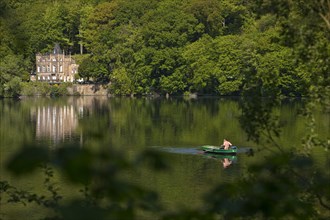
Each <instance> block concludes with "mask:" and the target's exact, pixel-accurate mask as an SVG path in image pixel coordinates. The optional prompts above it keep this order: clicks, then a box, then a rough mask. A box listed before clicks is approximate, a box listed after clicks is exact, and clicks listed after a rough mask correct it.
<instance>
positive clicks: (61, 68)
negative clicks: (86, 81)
mask: <svg viewBox="0 0 330 220" xmlns="http://www.w3.org/2000/svg"><path fill="white" fill-rule="evenodd" d="M62 72H63V66H62V65H61V66H60V73H62Z"/></svg>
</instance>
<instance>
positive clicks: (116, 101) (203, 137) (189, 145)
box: [0, 97, 329, 219]
mask: <svg viewBox="0 0 330 220" xmlns="http://www.w3.org/2000/svg"><path fill="white" fill-rule="evenodd" d="M300 109H301V102H300V101H297V100H295V101H290V102H285V103H283V104H282V106H279V107H278V109H276V111H277V113H278V114H279V116H280V119H281V124H282V125H283V129H282V131H283V132H282V135H281V138H279V139H278V140H277V141H278V142H279V143H280V144H281V145H282V146H285V148H286V147H288V148H289V147H294V146H299V145H300V144H301V138H302V137H303V136H304V135H305V132H306V126H305V121H304V120H303V119H302V118H301V117H299V116H298V112H299V110H300ZM240 114H241V112H240V109H239V103H238V99H233V98H226V99H224V98H199V99H192V100H185V99H181V98H173V99H145V98H141V99H132V98H106V97H69V98H58V99H50V98H24V99H22V100H0V119H1V121H0V129H1V142H0V153H1V157H0V166H1V167H0V169H1V174H0V180H8V181H9V182H10V183H11V184H12V185H15V186H18V187H22V188H25V189H28V190H36V191H37V192H38V190H40V189H35V188H34V186H35V184H36V182H38V181H39V182H42V180H41V175H38V174H35V175H34V176H32V179H27V178H21V177H14V176H11V175H10V174H9V173H7V172H6V171H5V169H4V166H5V163H6V161H7V160H8V159H9V158H10V156H11V155H12V154H13V153H14V152H15V151H17V150H18V149H20V148H22V147H25V146H26V145H34V144H42V145H43V146H45V147H47V148H49V149H50V150H51V149H55V148H57V147H59V146H61V145H62V144H74V145H77V146H80V147H86V148H91V149H92V148H103V149H111V148H115V149H119V150H121V151H123V152H125V154H127V155H128V156H134V155H136V154H137V153H139V152H141V151H143V150H145V149H147V148H152V149H155V150H157V151H159V152H161V154H163V155H164V156H165V157H166V159H167V163H168V164H169V166H170V169H169V170H167V171H164V172H160V171H153V170H151V169H147V168H145V169H141V170H140V171H139V172H128V173H126V174H125V176H126V177H127V178H128V179H129V180H130V181H132V182H134V183H138V184H141V185H143V186H145V187H147V188H149V189H154V190H156V191H157V192H159V194H160V198H161V201H162V203H163V204H164V205H165V206H166V207H168V208H169V209H175V207H181V208H182V207H188V208H193V207H198V206H200V205H201V204H202V203H203V200H202V198H203V196H204V195H205V193H206V192H207V191H208V190H210V189H212V187H214V186H215V185H217V184H218V183H222V182H230V181H235V180H236V179H237V178H240V176H242V175H243V174H244V167H245V166H246V165H248V164H251V163H253V162H256V161H258V160H262V159H263V157H264V156H265V155H266V154H268V151H264V150H263V149H264V148H263V147H264V146H259V145H256V144H254V143H253V142H249V141H247V136H246V134H245V132H244V131H243V130H242V129H241V127H240V124H239V121H238V117H239V116H240ZM317 121H318V124H317V128H316V129H317V130H319V131H321V134H323V135H327V134H328V133H329V116H328V115H322V114H317ZM223 138H227V139H228V140H230V141H231V142H232V143H233V144H234V145H236V146H238V147H239V153H238V154H237V156H231V157H228V158H224V157H216V156H214V155H213V156H212V155H205V154H203V153H202V152H201V151H200V149H199V147H200V146H201V145H205V144H210V145H219V144H220V143H221V142H222V140H223ZM251 149H252V150H253V151H254V154H253V155H251V154H249V152H250V150H251ZM315 157H316V158H317V160H318V161H319V162H318V163H317V164H316V166H324V164H323V161H324V154H322V153H320V152H315ZM225 160H227V162H228V161H229V162H230V163H231V165H229V166H228V167H227V168H224V166H223V161H225ZM57 181H59V182H61V181H64V180H63V179H62V178H60V177H58V179H57ZM68 188H70V187H68ZM62 190H63V192H64V194H65V195H67V196H68V197H70V196H72V194H76V193H75V192H78V189H77V190H76V191H75V190H72V189H71V188H70V189H66V187H63V188H62ZM3 210H5V211H3ZM17 210H18V209H15V211H14V208H10V207H8V208H4V206H2V211H3V212H6V213H5V217H4V219H15V218H17V217H19V216H20V215H24V214H26V212H27V211H25V210H24V209H23V208H22V209H20V210H21V211H17ZM14 213H16V214H14ZM0 217H1V216H0Z"/></svg>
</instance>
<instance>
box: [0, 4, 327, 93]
mask: <svg viewBox="0 0 330 220" xmlns="http://www.w3.org/2000/svg"><path fill="white" fill-rule="evenodd" d="M0 7H1V14H0V24H1V27H0V28H1V35H2V37H1V42H0V47H1V53H0V58H1V69H0V79H1V87H0V96H12V95H15V94H13V93H12V92H10V91H11V89H9V88H11V87H12V86H13V85H14V84H15V82H19V81H26V80H28V78H29V77H28V74H29V73H31V72H33V71H35V70H34V68H35V67H34V66H35V65H34V62H35V58H34V56H35V54H36V53H37V52H46V51H49V50H50V49H51V48H52V47H53V45H54V43H59V44H60V45H61V47H62V48H63V49H64V50H65V51H66V52H70V53H72V54H77V55H76V56H79V54H81V53H84V56H86V54H88V56H89V60H85V59H78V60H80V61H81V62H80V65H81V68H80V74H81V77H88V78H92V79H94V80H95V81H102V82H108V81H109V80H111V81H113V82H114V84H113V86H110V90H111V91H112V92H113V93H114V94H121V95H132V94H137V95H144V94H149V93H151V92H156V93H159V94H165V93H168V94H183V93H186V92H196V93H198V94H218V95H233V94H234V95H235V94H241V93H242V91H243V90H244V88H246V87H247V86H248V85H249V83H250V80H249V79H251V78H253V79H255V80H257V81H258V85H259V87H260V89H262V88H263V87H269V86H271V87H274V86H275V87H277V88H279V89H280V90H279V91H278V92H279V94H281V95H289V96H305V95H308V91H307V89H306V88H308V87H310V86H312V85H315V83H317V84H323V85H327V83H328V73H329V63H330V62H329V53H330V52H329V51H330V49H329V48H330V46H329V39H330V37H329V29H330V25H329V23H330V22H329V20H330V19H329V6H328V5H327V1H321V2H318V1H307V2H306V4H300V3H298V2H292V1H287V0H262V1H241V0H211V1H210V0H193V1H186V0H185V1H179V0H164V1H156V0H152V1H146V0H112V1H106V0H104V1H85V0H73V1H51V2H49V1H45V0H36V1H11V0H4V1H1V5H0ZM84 61H87V62H86V63H84ZM318 74H320V77H319V76H318ZM119 78H122V79H119ZM124 78H127V79H129V80H125V79H124ZM11 80H14V81H15V82H10V81H11ZM118 80H119V81H120V83H118ZM14 87H15V86H14ZM128 87H129V89H127V88H128ZM15 90H16V89H15ZM17 91H19V90H17ZM17 94H19V92H17Z"/></svg>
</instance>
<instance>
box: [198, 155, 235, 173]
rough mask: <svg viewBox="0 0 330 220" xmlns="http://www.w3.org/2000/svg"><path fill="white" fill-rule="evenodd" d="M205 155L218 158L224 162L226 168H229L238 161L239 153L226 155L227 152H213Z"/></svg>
mask: <svg viewBox="0 0 330 220" xmlns="http://www.w3.org/2000/svg"><path fill="white" fill-rule="evenodd" d="M204 155H205V156H206V157H208V158H211V159H217V160H220V161H221V162H222V166H223V168H224V169H226V168H228V167H229V166H230V165H232V164H234V163H237V155H225V154H212V153H204Z"/></svg>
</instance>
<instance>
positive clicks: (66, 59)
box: [31, 44, 79, 83]
mask: <svg viewBox="0 0 330 220" xmlns="http://www.w3.org/2000/svg"><path fill="white" fill-rule="evenodd" d="M78 66H79V65H78V64H76V62H75V60H74V59H72V57H71V54H70V55H65V54H64V51H63V52H62V50H61V48H60V45H59V44H55V47H54V50H53V52H52V53H46V54H40V53H38V54H37V55H36V73H35V74H33V75H31V81H41V82H49V83H60V82H73V81H74V79H75V74H76V73H78Z"/></svg>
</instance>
